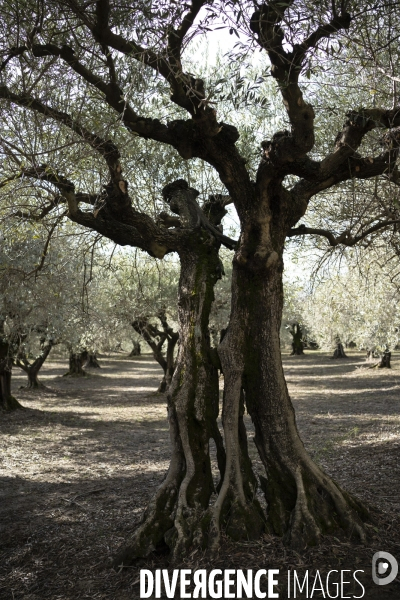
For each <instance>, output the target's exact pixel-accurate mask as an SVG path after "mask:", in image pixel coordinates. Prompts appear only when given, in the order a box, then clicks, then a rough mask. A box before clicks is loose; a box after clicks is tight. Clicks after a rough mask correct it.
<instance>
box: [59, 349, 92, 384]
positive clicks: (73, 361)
mask: <svg viewBox="0 0 400 600" xmlns="http://www.w3.org/2000/svg"><path fill="white" fill-rule="evenodd" d="M87 359H88V352H87V351H86V350H84V351H83V352H72V351H71V352H70V354H69V370H68V372H67V373H65V375H64V377H65V376H68V375H73V376H74V377H83V376H84V375H86V373H85V371H84V370H83V365H84V364H85V362H86V361H87Z"/></svg>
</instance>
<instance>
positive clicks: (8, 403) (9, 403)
mask: <svg viewBox="0 0 400 600" xmlns="http://www.w3.org/2000/svg"><path fill="white" fill-rule="evenodd" d="M0 410H3V411H5V412H11V411H13V410H25V407H24V406H22V404H20V403H19V402H18V400H17V399H16V398H14V396H12V395H11V394H10V395H9V396H7V397H6V398H2V399H1V403H0Z"/></svg>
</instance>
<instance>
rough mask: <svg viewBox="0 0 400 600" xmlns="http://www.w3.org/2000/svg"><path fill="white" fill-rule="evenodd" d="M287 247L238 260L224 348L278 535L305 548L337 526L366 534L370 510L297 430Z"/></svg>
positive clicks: (229, 382) (231, 389)
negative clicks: (289, 363)
mask: <svg viewBox="0 0 400 600" xmlns="http://www.w3.org/2000/svg"><path fill="white" fill-rule="evenodd" d="M275 247H277V246H275ZM282 247H283V242H282V246H281V247H280V248H279V246H278V250H279V252H276V251H272V252H270V255H269V257H268V255H267V257H266V260H264V261H259V260H257V257H255V258H253V260H248V261H247V262H246V263H243V261H240V255H239V260H237V258H238V256H237V257H236V260H235V261H234V274H233V283H232V291H233V298H232V314H231V320H230V324H229V328H228V333H227V335H226V336H225V338H224V340H223V342H222V344H221V346H220V348H219V352H220V354H221V361H222V362H223V363H225V364H224V376H225V387H226V396H227V398H226V402H227V405H226V408H225V409H224V410H226V409H227V407H228V406H232V408H231V409H230V414H233V410H234V408H233V407H237V406H239V403H240V390H241V387H243V389H244V391H245V398H246V404H247V409H248V411H249V413H250V415H251V418H252V420H253V422H254V426H255V431H256V435H255V443H256V445H257V448H258V452H259V455H260V457H261V460H262V462H263V465H264V467H265V471H266V479H265V480H264V479H262V485H263V488H264V491H265V495H266V499H267V503H268V520H267V524H268V526H269V529H270V530H271V531H272V532H274V533H277V534H279V535H282V536H284V538H285V539H286V541H287V542H288V543H290V544H291V545H293V546H297V547H299V546H304V545H305V544H309V543H311V544H313V543H316V542H318V540H319V539H320V537H321V535H322V534H323V533H328V532H333V531H335V529H343V530H344V531H346V533H347V534H349V535H357V534H358V535H359V537H360V538H361V539H364V537H365V533H364V527H363V523H362V519H363V518H365V517H366V512H365V510H364V509H363V507H362V506H361V505H360V504H359V503H358V502H357V501H356V500H354V499H353V498H352V497H350V495H349V494H347V493H346V492H344V491H343V490H341V489H340V487H339V486H338V485H337V484H336V483H335V482H334V481H332V480H331V479H330V478H329V477H328V475H327V474H326V473H324V472H323V471H322V469H321V468H320V467H318V466H317V465H316V464H315V463H314V462H313V461H312V460H311V458H310V456H309V455H308V454H307V452H306V450H305V448H304V445H303V442H302V441H301V439H300V437H299V433H298V430H297V426H296V421H295V414H294V410H293V406H292V403H291V400H290V397H289V394H288V390H287V386H286V382H285V378H284V373H283V368H282V360H281V352H280V340H279V331H280V324H281V315H282V308H283V287H282V271H283V260H282V250H283V248H282ZM225 355H227V356H229V363H228V362H227V361H226V360H224V356H225ZM225 436H226V434H225Z"/></svg>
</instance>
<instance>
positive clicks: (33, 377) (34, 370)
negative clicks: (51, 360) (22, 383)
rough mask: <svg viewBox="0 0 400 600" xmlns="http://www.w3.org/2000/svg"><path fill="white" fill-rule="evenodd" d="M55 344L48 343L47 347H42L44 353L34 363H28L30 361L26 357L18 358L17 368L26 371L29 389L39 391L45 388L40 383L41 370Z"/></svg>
mask: <svg viewBox="0 0 400 600" xmlns="http://www.w3.org/2000/svg"><path fill="white" fill-rule="evenodd" d="M53 345H54V344H53V343H52V342H51V343H48V344H46V345H45V346H43V347H42V352H41V353H40V355H39V356H38V357H37V358H36V359H35V360H34V361H33V363H30V362H29V361H28V359H27V358H26V356H20V357H18V358H17V360H16V364H17V366H18V367H19V368H20V369H22V370H23V371H25V373H26V374H27V376H28V385H27V387H28V388H29V389H38V388H40V387H43V384H42V383H41V382H40V381H39V377H38V375H39V371H40V369H41V368H42V367H43V365H44V363H45V361H46V359H47V357H48V356H49V354H50V350H51V349H52V347H53Z"/></svg>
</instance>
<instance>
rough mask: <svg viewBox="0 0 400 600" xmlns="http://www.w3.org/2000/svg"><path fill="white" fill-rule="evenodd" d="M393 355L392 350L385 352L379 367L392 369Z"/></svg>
mask: <svg viewBox="0 0 400 600" xmlns="http://www.w3.org/2000/svg"><path fill="white" fill-rule="evenodd" d="M391 357H392V353H391V352H384V353H383V354H382V356H381V362H380V363H379V365H378V369H391V364H390V359H391Z"/></svg>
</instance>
